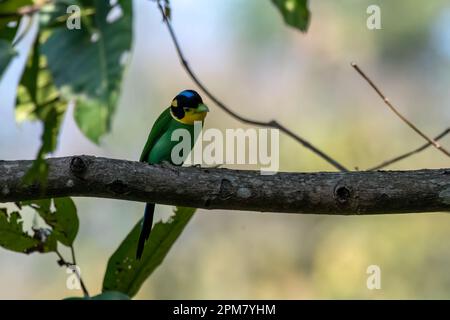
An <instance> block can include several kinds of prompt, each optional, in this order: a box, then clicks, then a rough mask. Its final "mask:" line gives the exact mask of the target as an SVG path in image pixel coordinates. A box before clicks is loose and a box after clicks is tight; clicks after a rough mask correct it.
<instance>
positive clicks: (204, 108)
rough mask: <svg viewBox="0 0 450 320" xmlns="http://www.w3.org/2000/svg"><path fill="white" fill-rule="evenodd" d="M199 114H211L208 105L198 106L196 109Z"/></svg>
mask: <svg viewBox="0 0 450 320" xmlns="http://www.w3.org/2000/svg"><path fill="white" fill-rule="evenodd" d="M196 111H197V113H200V112H209V108H208V107H207V106H206V104H201V105H199V106H198V108H197V109H196Z"/></svg>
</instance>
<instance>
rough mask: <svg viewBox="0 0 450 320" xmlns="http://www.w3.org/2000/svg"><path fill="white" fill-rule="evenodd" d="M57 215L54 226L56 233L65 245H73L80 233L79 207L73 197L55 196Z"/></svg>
mask: <svg viewBox="0 0 450 320" xmlns="http://www.w3.org/2000/svg"><path fill="white" fill-rule="evenodd" d="M53 202H54V204H55V208H56V211H55V215H56V216H57V217H58V218H57V224H56V225H55V226H54V230H55V234H56V237H57V239H58V241H59V242H61V243H62V244H63V245H66V246H71V245H72V244H73V242H74V241H75V238H76V236H77V233H78V228H79V224H80V223H79V221H78V215H77V207H76V206H75V203H74V202H73V200H72V199H71V198H55V199H53Z"/></svg>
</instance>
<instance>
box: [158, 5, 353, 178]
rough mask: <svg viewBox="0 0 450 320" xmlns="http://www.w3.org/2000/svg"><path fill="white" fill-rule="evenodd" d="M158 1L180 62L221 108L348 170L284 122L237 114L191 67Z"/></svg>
mask: <svg viewBox="0 0 450 320" xmlns="http://www.w3.org/2000/svg"><path fill="white" fill-rule="evenodd" d="M156 3H157V5H158V8H159V10H160V11H161V14H162V17H163V21H164V23H165V24H166V26H167V29H168V30H169V33H170V37H171V39H172V42H173V44H174V45H175V49H176V51H177V54H178V57H179V59H180V62H181V64H182V66H183V67H184V69H185V70H186V72H187V73H188V74H189V76H190V77H191V79H192V80H193V81H194V82H195V83H196V84H197V86H198V87H199V88H200V89H201V90H202V91H203V92H204V93H205V94H206V95H207V96H208V97H209V98H210V99H211V100H212V101H213V102H214V103H215V104H216V105H217V106H218V107H219V108H221V109H222V110H223V111H225V112H226V113H228V114H229V115H230V116H231V117H233V118H235V119H237V120H239V121H241V122H243V123H246V124H250V125H255V126H261V127H270V128H274V129H278V130H280V131H281V132H283V133H285V134H286V135H288V136H290V137H291V138H293V139H294V140H295V141H297V142H298V143H300V144H301V145H303V146H304V147H305V148H307V149H309V150H311V151H312V152H314V153H315V154H316V155H318V156H319V157H321V158H322V159H324V160H325V161H327V162H328V163H329V164H331V165H332V166H334V167H335V168H336V169H338V170H340V171H348V169H347V168H345V167H344V166H343V165H341V164H340V163H339V162H337V161H336V160H334V159H333V158H331V157H330V156H329V155H327V154H325V153H324V152H323V151H321V150H319V149H318V148H317V147H315V146H313V145H312V144H311V143H310V142H308V141H307V140H305V139H304V138H302V137H300V136H299V135H297V134H295V133H294V132H292V131H291V130H289V129H288V128H286V127H285V126H283V125H282V124H280V123H278V122H277V121H276V120H272V121H269V122H264V121H256V120H252V119H249V118H245V117H243V116H241V115H239V114H237V113H236V112H234V111H233V110H231V109H230V108H229V107H228V106H227V105H226V104H225V103H223V102H222V101H221V100H220V99H219V98H217V97H216V96H215V95H213V94H212V93H211V92H210V91H209V90H208V89H207V88H206V86H205V85H204V84H203V83H202V82H201V81H200V79H199V78H198V77H197V76H196V74H195V73H194V71H193V70H192V69H191V67H190V66H189V64H188V62H187V59H186V57H185V55H184V53H183V51H182V49H181V46H180V43H179V41H178V38H177V36H176V34H175V31H174V29H173V27H172V24H171V23H170V20H169V19H168V17H167V16H166V13H165V10H164V7H163V6H162V5H161V3H160V1H159V0H156Z"/></svg>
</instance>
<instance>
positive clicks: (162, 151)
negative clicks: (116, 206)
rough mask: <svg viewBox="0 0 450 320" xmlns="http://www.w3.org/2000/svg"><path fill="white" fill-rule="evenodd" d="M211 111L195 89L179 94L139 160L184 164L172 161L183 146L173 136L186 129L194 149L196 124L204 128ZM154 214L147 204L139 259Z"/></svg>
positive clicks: (150, 136) (150, 162)
mask: <svg viewBox="0 0 450 320" xmlns="http://www.w3.org/2000/svg"><path fill="white" fill-rule="evenodd" d="M208 111H209V109H208V107H207V106H206V105H205V104H203V100H202V98H201V97H200V95H199V94H198V93H197V92H195V91H194V90H184V91H182V92H180V93H179V94H178V95H177V96H176V97H175V98H174V99H173V100H172V103H171V105H170V107H168V108H167V109H165V110H164V111H163V113H161V115H160V116H159V117H158V119H157V120H156V122H155V123H154V124H153V127H152V130H151V131H150V134H149V136H148V138H147V143H146V144H145V147H144V150H143V151H142V154H141V158H140V159H139V161H140V162H147V163H149V164H156V163H162V162H169V163H171V164H173V165H181V164H182V163H176V162H175V163H174V161H172V156H171V154H172V148H173V147H174V146H175V145H177V144H178V143H180V141H172V138H171V137H172V133H173V132H174V130H176V129H186V130H187V131H188V132H189V133H190V137H191V150H192V148H193V147H194V144H195V139H196V138H197V137H194V123H195V122H196V121H200V122H201V124H202V126H203V123H204V120H205V117H206V114H207V112H208ZM187 156H188V154H182V155H181V158H182V160H183V161H184V160H186V158H187ZM154 212H155V204H154V203H147V204H146V205H145V212H144V221H143V223H142V228H141V234H140V236H139V242H138V246H137V251H136V259H138V260H139V259H140V258H141V257H142V252H143V251H144V245H145V241H146V240H147V239H148V237H149V236H150V231H151V230H152V224H153V214H154Z"/></svg>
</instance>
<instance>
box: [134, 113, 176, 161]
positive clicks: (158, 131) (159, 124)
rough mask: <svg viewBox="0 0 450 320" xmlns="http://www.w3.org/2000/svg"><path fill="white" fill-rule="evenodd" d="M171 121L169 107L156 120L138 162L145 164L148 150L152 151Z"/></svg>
mask: <svg viewBox="0 0 450 320" xmlns="http://www.w3.org/2000/svg"><path fill="white" fill-rule="evenodd" d="M171 120H172V116H171V115H170V107H169V108H167V109H166V110H164V111H163V113H161V115H160V116H159V117H158V119H156V121H155V123H154V124H153V127H152V130H151V131H150V134H149V135H148V138H147V142H146V143H145V147H144V150H143V151H142V154H141V157H140V158H139V161H140V162H146V161H147V158H148V155H149V153H150V150H152V148H153V146H154V145H155V143H156V141H158V139H159V138H160V137H161V136H162V135H163V134H164V132H166V130H167V128H168V127H169V123H170V121H171Z"/></svg>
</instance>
